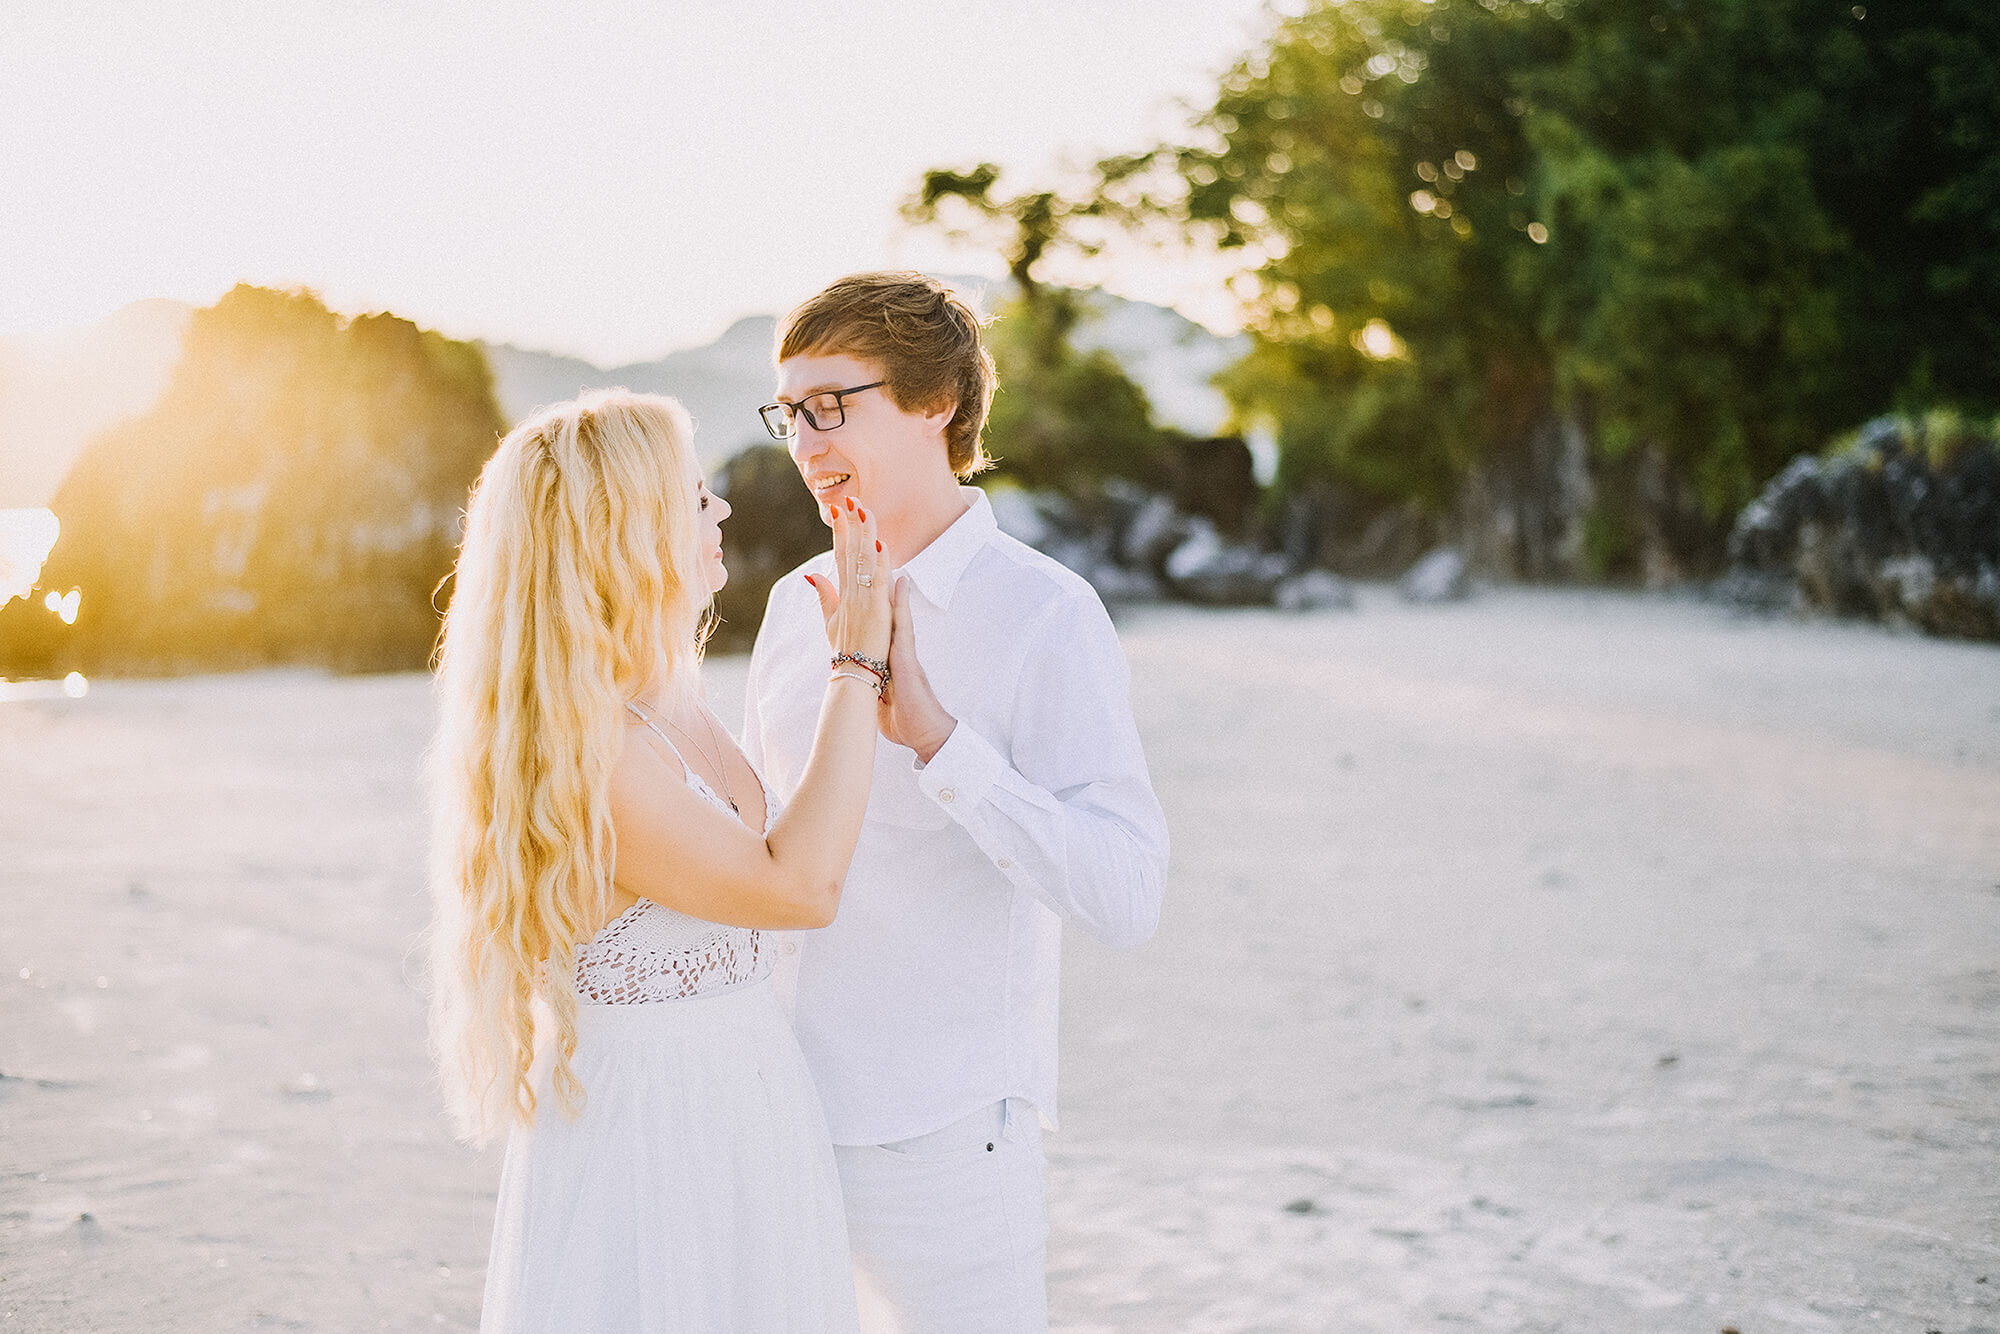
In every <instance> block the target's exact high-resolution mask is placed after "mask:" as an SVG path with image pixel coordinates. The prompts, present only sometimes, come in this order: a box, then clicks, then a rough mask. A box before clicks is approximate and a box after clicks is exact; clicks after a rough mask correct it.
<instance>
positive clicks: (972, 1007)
mask: <svg viewBox="0 0 2000 1334" xmlns="http://www.w3.org/2000/svg"><path fill="white" fill-rule="evenodd" d="M778 336H779V346H778V391H777V401H776V402H775V403H773V404H771V405H770V406H769V407H767V408H766V409H765V410H764V416H765V421H766V424H767V426H769V427H770V428H771V430H772V434H773V435H776V436H778V437H779V438H781V439H788V440H789V442H790V446H791V453H792V458H793V460H794V462H796V463H797V464H798V467H799V471H800V473H801V474H802V475H803V476H804V477H805V480H806V483H807V485H808V486H810V487H811V488H812V489H813V492H814V494H815V495H816V496H817V497H818V498H819V502H820V504H821V506H822V508H823V509H824V508H826V507H829V506H835V505H847V504H850V503H856V504H860V505H864V506H865V507H866V508H867V509H868V510H869V511H871V512H873V513H874V514H875V516H876V524H877V528H878V531H879V532H880V533H881V535H882V542H883V546H884V549H885V555H886V557H887V560H888V562H889V564H890V565H891V566H892V567H896V568H899V569H900V570H901V578H900V581H899V585H898V588H897V591H896V614H897V622H896V645H895V649H894V650H893V651H892V656H891V658H890V660H889V664H888V666H889V674H890V676H891V684H890V686H889V689H888V703H887V704H886V705H885V706H884V707H883V709H882V731H883V736H882V738H881V739H880V740H879V741H878V743H877V745H878V751H877V756H876V765H875V779H874V786H873V789H872V791H871V794H870V797H869V802H868V818H867V823H866V824H865V826H864V827H863V830H862V835H861V843H860V847H859V848H858V849H857V851H856V853H855V856H854V862H853V865H852V868H851V869H850V871H849V874H848V878H847V884H846V888H845V890H844V891H843V894H842V898H841V909H840V916H839V919H838V920H837V921H836V922H835V923H834V924H833V925H832V926H829V927H827V928H826V929H824V930H822V931H817V932H812V933H809V934H802V935H800V936H798V937H796V938H795V939H793V940H792V941H790V942H788V944H787V945H786V947H785V948H786V950H787V951H788V952H789V951H796V953H794V954H790V955H789V957H788V958H787V959H786V960H785V963H786V964H787V965H792V966H795V968H796V973H795V987H796V1015H797V1024H798V1032H799V1041H800V1043H801V1045H802V1046H803V1047H804V1049H805V1053H806V1059H807V1062H808V1063H809V1064H810V1066H811V1068H812V1072H813V1075H814V1078H815V1080H816V1081H817V1083H818V1085H819V1091H820V1097H821V1099H822V1101H823V1102H824V1104H825V1106H826V1113H827V1122H828V1125H829V1127H830V1128H831V1130H832V1132H833V1140H834V1144H835V1154H836V1157H837V1159H838V1161H839V1164H840V1174H841V1183H842V1188H843V1190H844V1192H845V1194H846V1200H847V1213H848V1229H849V1237H850V1241H851V1243H852V1246H853V1250H854V1257H855V1269H856V1277H857V1280H858V1281H859V1282H860V1284H861V1287H862V1299H863V1311H864V1320H865V1321H866V1320H868V1319H870V1316H869V1313H870V1311H871V1308H873V1310H874V1311H875V1313H876V1314H875V1315H874V1316H873V1317H872V1319H873V1321H874V1323H873V1324H872V1325H871V1328H874V1329H882V1330H888V1329H894V1330H898V1331H901V1334H926V1332H928V1331H949V1334H977V1332H978V1331H987V1330H991V1331H1010V1332H1011V1331H1021V1330H1045V1329H1046V1328H1047V1325H1048V1297H1047V1283H1046V1279H1045V1276H1044V1261H1045V1256H1046V1247H1047V1237H1048V1221H1047V1210H1046V1207H1045V1203H1044V1195H1043V1158H1042V1149H1041V1125H1042V1123H1043V1122H1044V1121H1046V1122H1047V1124H1048V1125H1049V1126H1050V1127H1051V1128H1053V1127H1054V1125H1055V1115H1056V1101H1055V1097H1056V988H1057V974H1058V950H1059V946H1060V941H1061V934H1062V924H1063V922H1064V921H1065V920H1069V921H1073V922H1075V923H1076V924H1077V925H1079V926H1080V927H1082V928H1083V929H1084V930H1086V931H1088V932H1090V933H1091V934H1092V935H1094V936H1096V937H1098V938H1099V939H1100V940H1103V941H1105V942H1106V943H1107V944H1110V945H1113V946H1118V947H1133V946H1137V945H1139V944H1141V943H1142V942H1144V941H1145V940H1146V939H1147V938H1148V937H1149V936H1151V935H1152V933H1153V930H1154V927H1155V926H1156V925H1157V923H1158V921H1159V913H1160V899H1161V893H1162V890H1163V887H1164V883H1165V879H1166V863H1167V830H1166V821H1165V818H1164V817H1163V816H1162V814H1161V812H1160V807H1159V803H1158V801H1157V800H1155V798H1154V796H1153V790H1152V784H1151V781H1150V780H1149V778H1148V776H1147V773H1146V761H1145V756H1144V755H1143V754H1142V753H1141V751H1140V748H1139V739H1138V734H1137V731H1136V729H1135V728H1134V726H1133V722H1132V713H1131V707H1130V704H1129V702H1128V697H1127V683H1128V678H1129V672H1128V670H1127V667H1126V663H1125V658H1124V654H1123V652H1122V650H1121V649H1120V648H1119V645H1118V639H1117V636H1116V634H1115V633H1114V631H1113V630H1112V627H1111V621H1110V618H1109V617H1108V616H1106V615H1105V612H1104V607H1103V605H1102V603H1100V602H1099V601H1098V598H1097V595H1096V594H1095V592H1093V591H1092V589H1091V587H1090V585H1089V584H1087V583H1085V582H1084V581H1083V580H1082V579H1080V578H1078V577H1077V576H1076V575H1075V574H1073V573H1071V572H1070V571H1069V570H1067V569H1065V568H1063V567H1062V566H1061V565H1059V564H1057V563H1056V562H1054V561H1052V560H1050V559H1049V558H1047V557H1046V556H1043V555H1041V554H1040V553H1038V552H1036V551H1034V550H1033V549H1031V548H1029V547H1027V546H1024V545H1023V544H1021V543H1020V542H1017V541H1015V540H1014V539H1012V538H1010V537H1008V536H1006V535H1005V534H1003V533H1002V532H1000V530H999V528H998V526H997V525H996V524H995V523H994V520H993V511H992V508H991V506H990V505H989V504H988V503H987V500H986V496H985V494H984V493H983V492H981V491H979V490H978V489H977V488H974V487H967V486H961V485H960V482H961V480H962V479H963V478H965V477H968V476H970V475H971V474H972V473H973V472H975V471H977V470H978V469H979V468H980V467H983V466H984V464H985V459H984V456H983V455H982V453H981V450H980V443H979V436H980V430H981V428H982V427H983V426H984V424H985V419H986V410H987V406H988V404H989V403H990V401H991V398H992V393H993V383H994V375H993V363H992V360H991V358H990V357H989V356H988V355H987V353H986V350H985V348H984V346H983V345H982V343H981V340H980V329H979V320H978V317H977V316H976V315H975V314H974V313H973V311H972V310H971V309H970V308H969V307H967V306H966V305H965V303H964V302H963V301H961V300H960V299H959V298H958V297H956V296H955V295H953V294H952V293H951V292H950V291H949V290H948V289H946V288H945V287H944V286H943V285H942V284H940V283H938V282H936V281H935V280H933V279H930V278H927V277H924V276H922V275H920V274H913V273H877V274H857V275H854V276H852V277H849V278H844V279H841V280H840V281H839V282H837V283H834V284H833V285H832V286H831V287H829V288H827V289H826V290H825V291H823V292H821V293H820V294H819V295H818V296H815V297H814V298H812V299H811V300H810V301H807V302H806V303H805V304H804V305H802V306H800V307H799V308H798V309H797V310H795V311H793V312H792V314H791V315H790V316H788V317H787V318H786V320H785V322H784V324H783V325H782V326H781V328H780V329H779V335H778ZM801 575H803V576H804V577H803V578H802V577H800V576H801ZM834 596H836V590H835V588H834V585H833V580H832V564H831V559H830V557H829V556H820V557H816V558H815V559H814V560H811V561H808V562H807V563H806V565H805V566H804V567H802V569H801V570H800V571H798V572H795V573H794V574H793V575H789V576H787V577H786V578H784V579H781V580H780V581H779V582H778V584H777V585H776V586H775V587H774V588H773V589H772V590H771V598H770V604H769V607H768V609H767V611H766V614H765V619H764V623H763V627H762V629H761V630H760V631H759V633H758V636H757V646H756V649H755V651H754V653H753V654H752V657H751V664H750V679H749V689H748V696H747V701H746V705H745V714H744V736H743V742H744V746H745V749H746V751H747V752H748V754H749V757H750V759H751V761H752V762H753V763H755V764H756V765H757V766H758V767H759V768H760V769H761V770H762V771H763V773H764V774H765V776H766V778H767V779H768V780H769V781H770V783H771V784H772V786H773V787H774V788H776V789H777V790H778V792H779V793H780V794H781V795H783V794H787V793H789V792H790V791H791V790H792V788H793V787H794V786H795V785H796V784H797V782H798V779H799V775H800V774H801V773H802V772H803V770H804V768H805V762H806V758H807V753H808V750H809V748H810V746H811V744H812V737H813V724H814V720H815V718H816V717H817V713H818V709H819V701H820V697H821V695H822V694H823V693H824V690H825V685H826V672H827V659H828V653H827V648H826V636H825V632H824V629H823V624H824V622H823V620H822V616H821V601H822V599H830V598H832V597H834Z"/></svg>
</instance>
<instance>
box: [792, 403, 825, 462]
mask: <svg viewBox="0 0 2000 1334" xmlns="http://www.w3.org/2000/svg"><path fill="white" fill-rule="evenodd" d="M792 427H793V433H792V439H791V445H790V448H791V452H792V462H793V463H796V464H797V465H798V466H799V468H800V469H801V470H802V471H803V470H804V468H805V466H806V465H807V464H808V463H810V462H812V461H813V460H814V459H816V458H818V457H819V456H820V454H821V453H822V452H824V451H825V449H826V439H825V433H824V432H822V431H819V430H817V429H815V428H814V426H813V424H812V423H811V422H809V421H807V420H806V415H805V414H804V413H803V412H801V413H800V414H799V415H798V416H796V417H794V418H792Z"/></svg>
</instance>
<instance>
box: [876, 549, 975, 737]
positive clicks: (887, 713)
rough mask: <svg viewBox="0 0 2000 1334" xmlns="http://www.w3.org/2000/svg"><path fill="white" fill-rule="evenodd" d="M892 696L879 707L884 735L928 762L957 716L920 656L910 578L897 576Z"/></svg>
mask: <svg viewBox="0 0 2000 1334" xmlns="http://www.w3.org/2000/svg"><path fill="white" fill-rule="evenodd" d="M889 677H890V685H889V698H888V699H886V700H884V701H883V702H882V703H881V704H880V705H879V706H878V707H877V709H876V712H877V713H878V714H880V716H881V724H882V735H883V736H885V737H888V738H889V740H891V741H893V742H895V743H896V744H897V745H899V746H908V747H909V748H910V749H911V750H914V751H915V752H917V758H918V759H919V760H921V761H923V762H924V763H925V764H929V763H930V762H931V756H933V755H935V754H937V753H938V751H939V749H940V748H942V747H943V745H944V743H945V742H947V741H949V740H950V739H951V734H952V730H953V729H954V728H956V727H957V726H958V719H956V718H954V717H952V716H951V715H950V714H949V713H946V712H945V708H944V705H942V704H940V703H939V702H938V697H937V695H936V694H935V693H934V692H933V691H932V690H931V682H930V678H929V677H927V676H925V675H924V665H923V663H921V662H919V661H918V660H917V634H916V630H915V629H914V628H913V627H912V626H911V624H910V581H909V580H907V579H901V578H899V579H897V581H896V599H895V633H894V635H893V636H892V637H891V638H890V640H889Z"/></svg>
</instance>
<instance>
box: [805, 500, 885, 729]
mask: <svg viewBox="0 0 2000 1334" xmlns="http://www.w3.org/2000/svg"><path fill="white" fill-rule="evenodd" d="M826 512H827V514H828V515H829V516H830V519H829V522H830V523H831V524H832V527H833V568H834V575H835V578H836V579H838V580H839V584H838V586H837V587H836V586H834V585H833V584H831V583H830V582H829V581H828V580H826V579H822V578H818V577H816V576H814V575H810V574H809V575H807V576H806V579H807V580H808V581H809V582H810V583H811V584H812V586H813V591H814V592H815V593H818V594H819V609H820V613H821V614H822V615H823V616H825V617H826V641H827V643H828V644H830V645H832V646H833V651H834V652H835V653H837V654H838V653H857V654H860V655H862V656H863V657H868V658H873V659H875V660H876V661H878V662H880V661H883V660H885V659H887V658H888V656H889V633H890V629H889V627H890V619H891V615H892V613H891V610H890V606H889V595H890V591H891V590H892V589H893V588H894V586H895V582H896V571H895V569H894V568H893V567H892V566H890V565H889V563H888V562H887V561H886V560H884V559H883V557H882V543H881V542H880V541H879V540H877V538H876V536H875V520H874V519H872V518H870V517H869V515H868V508H867V506H865V505H858V504H856V503H855V502H854V501H852V500H849V501H847V502H846V503H845V504H844V505H841V506H833V505H829V506H827V511H826ZM889 671H890V675H891V676H892V677H893V676H894V675H895V668H893V667H891V668H890V669H889ZM891 688H892V689H893V686H892V687H891Z"/></svg>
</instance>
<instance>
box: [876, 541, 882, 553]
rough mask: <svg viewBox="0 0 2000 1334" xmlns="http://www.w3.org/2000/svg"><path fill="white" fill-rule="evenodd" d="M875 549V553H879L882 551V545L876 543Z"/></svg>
mask: <svg viewBox="0 0 2000 1334" xmlns="http://www.w3.org/2000/svg"><path fill="white" fill-rule="evenodd" d="M875 549H876V550H877V551H880V550H881V549H882V544H881V543H880V542H877V543H876V544H875Z"/></svg>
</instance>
